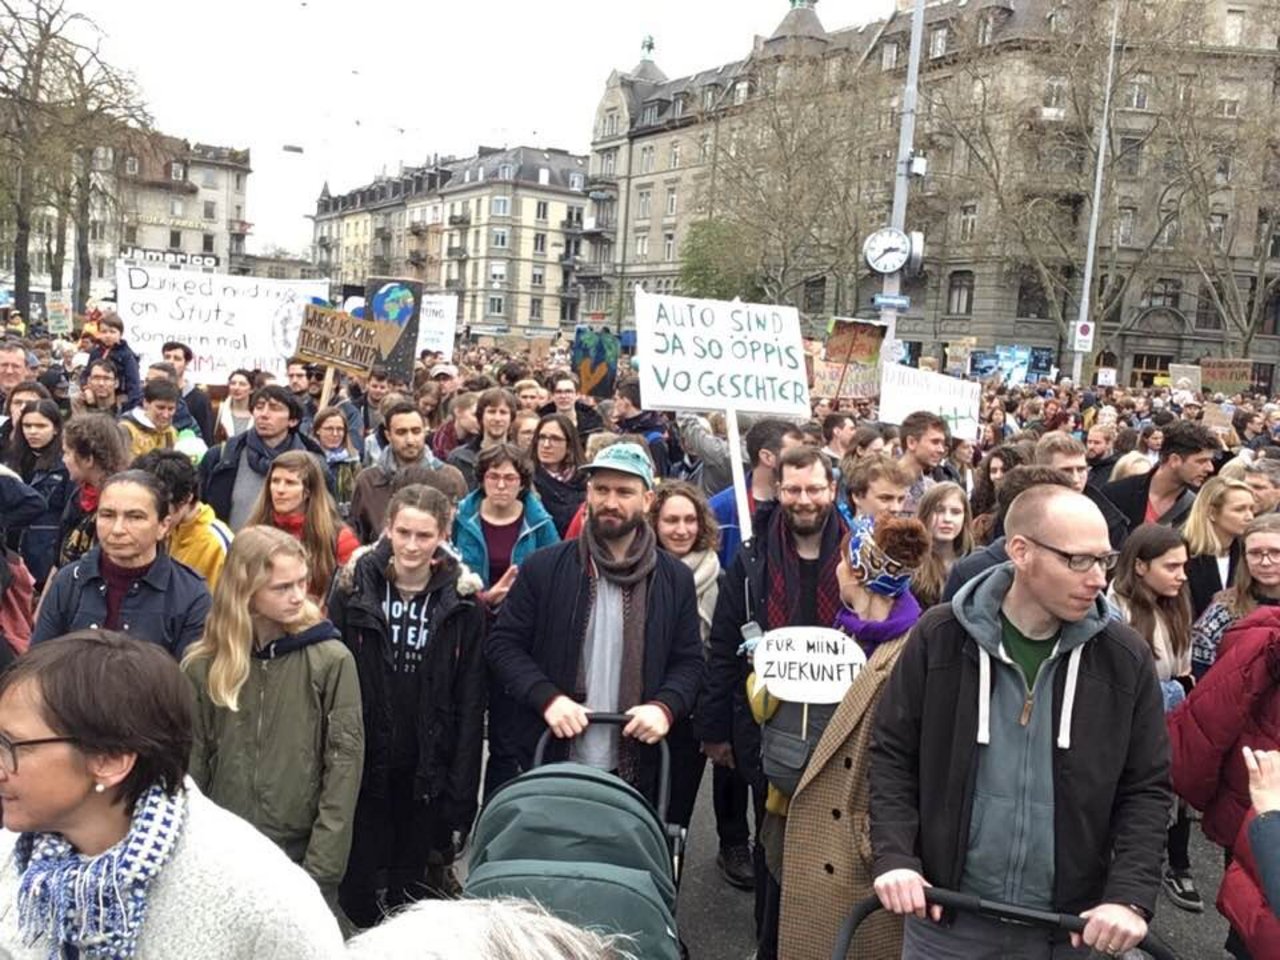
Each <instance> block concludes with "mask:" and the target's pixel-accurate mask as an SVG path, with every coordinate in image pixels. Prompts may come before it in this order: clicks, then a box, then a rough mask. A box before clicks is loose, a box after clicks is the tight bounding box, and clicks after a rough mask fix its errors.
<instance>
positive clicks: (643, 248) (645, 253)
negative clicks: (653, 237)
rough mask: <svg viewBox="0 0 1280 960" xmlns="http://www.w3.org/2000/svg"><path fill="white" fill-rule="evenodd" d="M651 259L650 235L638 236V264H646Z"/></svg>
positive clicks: (642, 234) (641, 234)
mask: <svg viewBox="0 0 1280 960" xmlns="http://www.w3.org/2000/svg"><path fill="white" fill-rule="evenodd" d="M648 259H649V235H648V234H647V233H640V234H636V262H637V263H644V262H645V261H647V260H648Z"/></svg>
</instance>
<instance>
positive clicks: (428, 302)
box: [416, 293, 458, 360]
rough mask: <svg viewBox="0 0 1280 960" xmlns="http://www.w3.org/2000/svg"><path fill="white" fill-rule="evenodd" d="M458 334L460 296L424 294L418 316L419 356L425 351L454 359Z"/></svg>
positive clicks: (446, 358) (444, 358)
mask: <svg viewBox="0 0 1280 960" xmlns="http://www.w3.org/2000/svg"><path fill="white" fill-rule="evenodd" d="M457 334H458V296H457V294H453V293H424V294H423V295H422V311H421V313H419V315H418V346H417V350H416V355H417V356H422V351H423V350H433V351H435V352H436V353H439V354H442V357H441V359H443V360H452V359H453V341H454V338H455V337H456V336H457Z"/></svg>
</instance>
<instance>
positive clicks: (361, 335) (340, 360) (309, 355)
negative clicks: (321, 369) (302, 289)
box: [294, 303, 396, 377]
mask: <svg viewBox="0 0 1280 960" xmlns="http://www.w3.org/2000/svg"><path fill="white" fill-rule="evenodd" d="M395 336H396V331H395V330H393V329H392V330H388V329H386V327H385V325H381V326H380V325H378V324H375V323H373V322H372V321H370V320H367V319H365V318H363V317H353V316H352V315H351V314H349V313H345V312H343V311H342V310H332V309H330V308H328V307H318V306H316V305H315V304H314V303H309V304H307V306H306V308H305V310H304V311H303V314H302V329H301V330H300V331H299V332H298V346H297V349H295V350H294V355H295V356H297V357H298V358H299V359H301V360H303V361H305V362H307V363H322V364H324V365H325V366H329V367H336V368H337V369H339V370H342V371H344V372H345V373H352V374H355V375H356V376H359V377H364V376H368V374H369V371H370V370H372V369H373V367H374V366H376V365H378V364H380V363H382V357H383V353H384V350H383V341H385V340H390V342H392V343H394V341H395Z"/></svg>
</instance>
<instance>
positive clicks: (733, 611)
mask: <svg viewBox="0 0 1280 960" xmlns="http://www.w3.org/2000/svg"><path fill="white" fill-rule="evenodd" d="M835 494H836V484H835V475H834V473H833V471H832V468H831V463H830V461H828V460H827V458H826V457H825V456H824V455H823V454H822V451H820V450H818V449H816V448H814V447H798V448H794V449H791V450H788V451H787V452H786V453H784V454H783V455H782V457H781V458H780V459H779V461H778V500H777V501H776V504H774V503H767V504H759V505H758V506H757V507H756V514H755V517H754V518H753V519H752V524H753V526H754V534H753V535H752V538H751V539H750V540H748V541H746V542H744V543H743V544H742V548H741V549H740V550H739V551H738V553H737V556H736V558H735V559H734V561H733V563H732V564H731V565H730V567H729V569H728V572H727V573H726V575H725V578H724V580H723V582H722V585H721V587H720V595H719V597H718V598H717V600H716V610H715V614H714V616H713V617H712V621H711V641H710V644H711V649H710V652H709V653H708V658H707V671H708V674H707V690H706V694H705V696H704V698H703V700H702V701H701V702H700V703H699V704H698V711H697V718H696V723H697V725H698V728H699V729H698V733H699V735H700V736H701V738H702V741H703V745H702V748H703V751H704V752H705V753H706V754H707V756H709V757H710V758H711V760H712V762H714V763H716V764H718V765H721V766H736V768H737V769H738V770H739V771H740V772H741V774H742V777H743V779H745V780H746V781H747V782H748V783H749V784H750V785H751V789H752V793H753V801H754V805H755V813H756V830H757V833H756V844H755V862H754V871H755V878H756V918H755V919H756V939H757V954H756V955H757V957H759V958H760V960H775V958H776V957H777V956H778V911H779V907H780V905H781V899H782V895H781V889H780V887H779V886H778V880H777V879H776V878H775V877H774V875H773V873H771V872H770V870H769V861H770V860H771V859H772V860H774V862H775V864H778V863H780V860H781V853H780V850H779V851H777V853H778V856H777V857H776V858H771V857H770V856H769V852H770V849H772V848H771V846H770V841H769V838H767V837H764V838H762V837H761V835H760V833H759V829H760V824H761V821H762V819H763V817H764V807H765V777H764V772H763V770H762V769H761V766H760V728H759V726H758V725H757V724H756V722H755V720H754V719H753V718H752V716H751V710H750V708H749V707H748V705H747V697H746V689H747V676H748V674H750V672H751V660H750V656H749V654H750V652H751V649H752V648H753V644H752V639H753V638H754V637H758V636H759V635H760V634H762V633H764V632H767V631H769V630H778V629H781V628H782V627H830V626H832V625H833V624H834V623H835V620H836V615H837V614H838V613H839V612H840V607H841V604H840V584H839V582H838V581H837V579H836V567H837V566H838V565H839V563H840V540H841V537H842V536H843V535H844V528H843V526H842V525H841V523H840V517H839V514H838V513H837V512H836V511H835V509H834V507H835Z"/></svg>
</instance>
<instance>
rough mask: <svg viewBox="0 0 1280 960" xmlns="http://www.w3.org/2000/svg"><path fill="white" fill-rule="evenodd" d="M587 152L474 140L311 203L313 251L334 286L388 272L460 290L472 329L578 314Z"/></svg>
mask: <svg viewBox="0 0 1280 960" xmlns="http://www.w3.org/2000/svg"><path fill="white" fill-rule="evenodd" d="M585 205H586V158H585V157H581V156H575V155H572V154H569V153H568V152H566V151H564V150H556V149H542V148H537V147H515V148H511V149H506V150H498V149H492V148H486V147H482V148H480V149H479V150H478V151H477V153H476V155H475V156H473V157H469V158H466V159H461V160H459V159H454V158H445V159H438V160H437V161H435V162H433V163H432V164H431V165H429V166H427V167H423V168H415V169H407V170H404V171H402V172H401V174H400V176H399V177H398V178H379V179H378V180H375V182H374V183H373V184H370V185H366V186H365V187H361V188H359V189H357V190H354V191H350V192H349V193H346V194H342V195H341V196H335V195H333V194H332V193H331V192H330V190H329V187H328V185H327V184H326V185H325V187H324V189H323V190H322V191H321V194H320V198H319V200H318V201H317V206H316V214H315V232H314V246H313V255H314V257H315V259H316V262H317V263H318V264H322V265H327V267H328V268H329V270H330V276H331V277H332V279H333V283H334V285H335V287H337V286H340V285H343V284H347V285H353V284H362V283H363V282H364V278H365V277H366V276H368V275H372V274H374V273H379V272H388V271H389V272H390V273H392V274H393V275H401V276H410V277H415V278H417V279H419V280H421V281H422V282H423V283H424V284H425V286H426V288H427V289H428V290H435V291H439V290H443V291H448V292H450V293H457V294H459V302H458V311H459V321H460V323H464V324H468V325H470V327H471V329H472V332H473V333H485V332H499V333H505V332H508V331H511V330H516V329H523V330H526V331H534V330H543V331H548V332H549V331H557V330H559V329H560V324H561V323H563V324H564V325H565V326H566V327H567V328H570V329H571V328H572V327H573V326H574V325H575V324H576V323H577V320H578V303H579V300H580V292H579V290H578V284H579V281H578V279H577V277H576V268H577V266H578V263H579V254H580V245H581V234H582V229H583V225H584V210H585Z"/></svg>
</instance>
